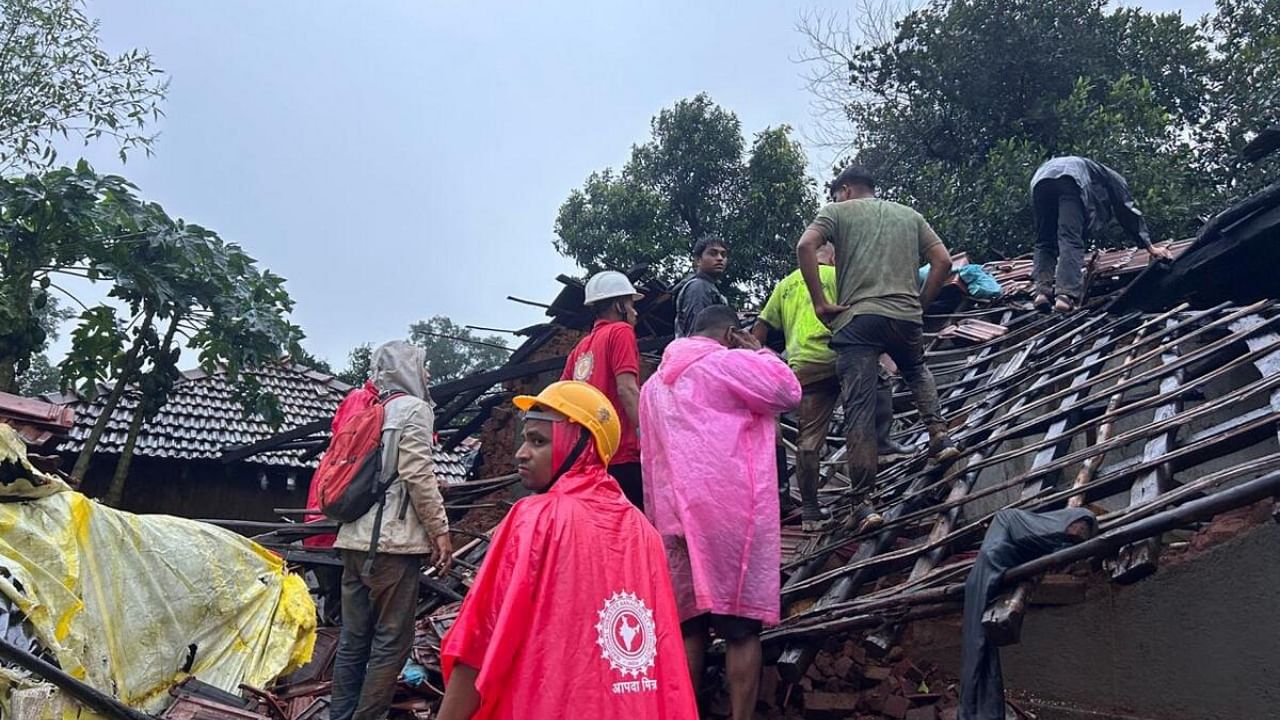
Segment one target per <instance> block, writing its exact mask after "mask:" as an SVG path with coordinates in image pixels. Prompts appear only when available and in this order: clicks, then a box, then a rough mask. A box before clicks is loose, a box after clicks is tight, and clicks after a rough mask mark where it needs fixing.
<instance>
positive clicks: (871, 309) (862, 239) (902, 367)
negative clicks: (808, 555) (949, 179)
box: [796, 165, 960, 530]
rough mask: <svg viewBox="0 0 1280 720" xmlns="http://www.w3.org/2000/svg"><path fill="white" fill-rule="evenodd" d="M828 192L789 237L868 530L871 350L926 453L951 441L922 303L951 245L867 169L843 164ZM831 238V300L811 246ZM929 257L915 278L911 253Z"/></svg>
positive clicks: (942, 275) (937, 285)
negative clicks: (833, 384) (830, 361)
mask: <svg viewBox="0 0 1280 720" xmlns="http://www.w3.org/2000/svg"><path fill="white" fill-rule="evenodd" d="M831 193H832V198H833V199H834V201H835V202H832V203H830V204H828V205H826V206H825V207H823V208H822V210H821V211H819V212H818V217H817V218H816V219H815V220H814V221H813V223H812V224H811V225H809V227H808V228H807V229H806V230H805V231H804V234H803V235H802V236H801V237H800V242H799V243H798V244H797V245H796V255H797V257H798V259H799V263H800V272H801V273H802V274H803V275H804V280H805V285H806V286H807V287H808V288H809V297H810V298H811V299H812V301H813V307H814V312H815V314H816V315H817V316H818V318H819V319H821V320H822V321H823V322H826V323H829V324H830V326H831V331H832V336H831V349H832V350H834V351H835V352H836V372H837V373H838V375H839V377H840V382H841V385H842V386H843V392H844V412H845V416H846V422H847V423H848V426H849V430H848V435H847V450H846V452H847V454H848V463H849V479H850V480H851V482H852V488H851V491H850V492H851V494H852V495H853V501H854V508H855V511H854V516H853V524H854V526H855V527H857V528H859V529H860V530H869V529H871V528H872V527H875V526H877V525H879V524H880V522H882V519H881V518H880V516H879V515H877V514H876V513H875V512H874V511H873V510H872V508H870V507H869V506H867V505H866V503H865V502H864V500H865V497H866V494H867V493H868V492H869V491H870V490H871V489H872V487H873V486H874V484H875V476H876V436H875V399H876V378H877V369H878V367H879V363H878V360H879V357H880V354H881V353H888V355H889V357H891V358H893V361H894V362H895V363H897V365H898V369H899V371H900V372H901V373H902V377H903V378H904V379H905V380H906V381H907V385H908V386H909V387H910V388H911V395H912V398H913V399H914V401H915V405H916V409H917V410H919V412H920V419H921V420H922V421H923V422H924V425H925V427H926V429H927V430H928V432H929V455H930V458H931V459H932V460H933V461H934V462H937V463H939V464H941V463H945V462H950V461H951V460H954V459H955V458H956V457H957V456H958V455H959V454H960V451H959V449H958V448H956V446H955V443H953V442H952V441H951V438H950V436H948V434H947V425H946V422H945V421H944V420H943V419H942V411H941V409H940V407H939V403H938V390H937V387H936V385H935V384H934V382H933V374H932V373H931V372H929V368H928V367H927V366H926V365H925V364H924V339H923V329H922V324H923V315H924V313H923V310H922V308H925V307H928V306H929V304H930V303H932V302H933V300H934V298H936V297H937V295H938V291H939V290H940V289H941V288H942V283H943V282H944V281H945V280H946V278H947V275H948V274H949V273H950V272H951V255H950V253H948V252H947V248H946V246H944V245H943V244H942V241H941V240H940V239H938V236H937V234H936V233H934V231H933V228H931V227H929V223H927V222H925V219H924V218H923V217H921V216H920V213H918V212H916V211H915V210H912V209H911V208H909V207H907V206H905V205H899V204H898V203H894V202H889V201H887V200H879V199H876V197H875V179H874V178H873V177H872V176H871V174H870V173H869V172H868V171H867V170H866V169H865V168H862V167H859V166H856V165H855V166H850V167H847V168H845V169H844V170H843V171H842V172H841V173H840V175H839V176H837V177H836V179H835V180H834V181H833V182H832V183H831ZM827 242H830V243H832V244H833V245H835V248H836V297H837V299H838V302H837V303H833V302H831V301H830V300H828V299H827V297H826V295H825V293H824V292H823V288H822V279H821V276H820V273H819V271H818V258H817V250H818V248H820V247H822V245H823V244H824V243H827ZM921 256H923V257H924V258H926V259H927V260H928V262H929V266H930V268H929V276H928V278H927V279H926V280H925V283H924V287H923V288H920V287H919V286H918V283H919V279H918V276H917V274H916V267H917V266H918V264H919V261H920V257H921Z"/></svg>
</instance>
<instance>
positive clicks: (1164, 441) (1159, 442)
mask: <svg viewBox="0 0 1280 720" xmlns="http://www.w3.org/2000/svg"><path fill="white" fill-rule="evenodd" d="M1180 354H1181V353H1180V352H1179V350H1178V346H1176V345H1175V346H1173V347H1171V348H1169V351H1168V352H1166V353H1164V354H1162V355H1161V356H1160V363H1161V364H1162V365H1174V364H1175V363H1177V361H1178V357H1179V355H1180ZM1182 381H1183V371H1182V370H1177V371H1175V372H1174V373H1173V374H1171V375H1166V376H1165V377H1164V378H1162V379H1161V380H1160V393H1161V394H1162V395H1168V396H1169V397H1170V399H1169V402H1166V403H1165V404H1163V405H1158V406H1156V409H1155V412H1154V415H1153V418H1152V422H1161V421H1163V420H1168V419H1169V418H1171V417H1174V416H1175V415H1177V414H1178V413H1179V412H1180V411H1181V410H1182V398H1181V397H1180V396H1178V395H1176V394H1175V391H1176V390H1177V389H1178V387H1179V386H1180V385H1181V384H1182ZM1177 434H1178V427H1177V426H1176V425H1175V426H1173V427H1171V428H1169V430H1168V431H1167V432H1163V433H1161V434H1159V435H1157V436H1155V437H1153V438H1151V439H1150V440H1147V442H1146V445H1144V446H1143V450H1142V460H1143V462H1154V461H1156V460H1158V459H1159V458H1162V457H1165V456H1166V455H1168V454H1169V452H1170V451H1171V450H1172V449H1173V444H1174V442H1175V441H1176V438H1177ZM1171 479H1172V474H1171V472H1170V469H1169V464H1168V463H1161V464H1160V465H1158V466H1156V467H1155V468H1154V469H1152V470H1148V471H1147V472H1145V473H1143V474H1142V475H1140V476H1139V477H1138V479H1137V480H1136V481H1134V483H1133V488H1132V489H1131V490H1130V492H1129V506H1130V507H1137V506H1140V505H1145V504H1147V503H1149V502H1151V501H1152V500H1154V499H1155V498H1156V497H1157V496H1159V495H1160V494H1161V493H1163V492H1165V491H1166V490H1168V489H1169V483H1170V481H1171ZM1159 558H1160V538H1159V537H1155V538H1148V539H1146V540H1143V541H1142V542H1140V543H1135V544H1133V545H1126V546H1125V547H1123V548H1120V552H1119V553H1118V554H1117V556H1116V558H1115V560H1114V561H1113V562H1111V563H1109V566H1108V571H1109V572H1110V574H1111V580H1112V581H1113V582H1117V583H1120V584H1121V585H1129V584H1132V583H1135V582H1137V581H1139V580H1141V579H1143V578H1145V577H1147V576H1149V575H1151V574H1152V573H1154V572H1155V571H1156V566H1157V564H1158V563H1159Z"/></svg>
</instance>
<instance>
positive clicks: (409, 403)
mask: <svg viewBox="0 0 1280 720" xmlns="http://www.w3.org/2000/svg"><path fill="white" fill-rule="evenodd" d="M370 375H371V377H370V380H371V381H372V382H373V384H374V386H375V387H376V388H377V389H378V393H379V395H381V396H382V397H383V398H386V397H387V396H388V395H390V394H391V393H404V394H403V395H399V396H397V397H395V398H392V399H391V400H390V401H389V402H387V405H386V418H385V420H384V421H383V424H382V439H383V447H382V472H383V477H384V478H385V477H388V476H389V475H390V473H392V472H393V471H398V472H399V477H398V478H397V479H396V481H395V482H393V483H391V487H390V488H389V489H388V490H387V502H386V508H385V509H384V510H383V514H382V531H381V536H380V537H379V539H378V552H380V553H390V554H393V555H429V554H431V552H432V545H431V540H432V538H434V537H435V536H437V535H440V534H441V533H445V532H448V531H449V519H448V517H447V516H446V515H445V511H444V498H442V497H441V495H440V488H439V486H438V484H437V481H436V472H435V462H434V458H433V456H432V449H433V445H434V442H433V429H434V424H435V413H434V412H433V411H432V409H431V397H430V394H429V393H428V391H427V387H428V384H429V381H430V378H431V376H430V375H429V374H428V373H427V370H426V357H425V352H424V351H423V350H422V348H420V347H417V346H416V345H411V344H409V343H407V342H404V341H402V340H396V341H393V342H389V343H387V344H385V345H382V346H380V347H379V348H378V349H376V350H374V351H373V357H372V359H371V370H370ZM377 511H378V508H377V506H376V505H375V506H374V507H373V508H371V509H370V510H369V512H367V513H365V514H364V515H363V516H361V517H360V519H358V520H356V521H355V522H350V523H346V524H344V525H343V526H342V527H341V528H340V529H339V530H338V541H337V543H335V547H339V548H343V549H346V550H365V551H367V550H369V541H370V539H371V538H372V536H373V524H374V516H375V514H376V513H377Z"/></svg>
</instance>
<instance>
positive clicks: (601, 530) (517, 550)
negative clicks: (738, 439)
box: [439, 381, 697, 720]
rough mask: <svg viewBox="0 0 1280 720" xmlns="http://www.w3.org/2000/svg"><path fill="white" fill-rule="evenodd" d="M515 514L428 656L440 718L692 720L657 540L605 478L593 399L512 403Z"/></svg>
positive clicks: (588, 393)
mask: <svg viewBox="0 0 1280 720" xmlns="http://www.w3.org/2000/svg"><path fill="white" fill-rule="evenodd" d="M515 404H516V407H518V408H520V409H521V410H523V411H524V429H523V433H522V436H523V444H522V445H521V446H520V449H519V451H517V453H516V462H517V464H518V467H519V472H520V478H521V482H523V483H524V485H525V487H527V488H529V489H530V490H532V491H534V492H535V493H538V494H537V495H534V496H532V497H528V498H525V499H523V500H521V501H520V502H518V503H516V504H515V507H513V508H512V509H511V512H510V514H508V515H507V517H506V519H505V520H503V521H502V523H501V524H500V525H499V526H498V527H497V529H495V530H494V533H493V541H492V546H491V547H490V549H489V553H488V555H487V556H486V558H485V561H484V564H483V565H482V566H481V567H480V572H479V573H478V574H477V575H476V579H475V583H474V584H473V585H472V586H471V590H470V592H468V593H467V597H466V599H465V600H464V601H463V603H462V609H461V610H460V611H459V614H458V619H457V621H456V622H455V623H454V625H453V627H452V628H450V630H449V632H448V634H446V635H445V638H444V641H443V643H442V647H441V651H440V657H441V663H442V665H443V669H444V675H445V683H446V688H447V689H446V691H445V697H444V702H443V703H442V704H441V707H440V715H439V718H440V720H467V719H469V718H477V719H479V718H484V719H486V720H487V719H489V718H552V717H582V718H592V719H593V720H597V719H598V720H608V719H610V718H618V719H620V720H624V719H625V720H646V719H649V718H652V719H654V720H657V719H658V718H662V719H664V720H667V719H670V720H682V719H684V718H690V719H692V718H696V717H697V709H696V707H695V705H694V697H693V688H692V685H691V683H690V681H689V671H688V668H687V667H686V664H685V657H684V646H683V643H682V641H681V636H680V621H679V618H678V617H677V614H676V608H675V600H674V597H673V595H672V591H671V579H670V577H669V576H668V572H667V560H666V557H665V555H664V554H663V549H662V541H661V539H660V538H659V537H658V534H657V532H656V531H654V529H653V527H652V526H651V525H649V523H648V521H646V520H645V518H644V516H643V515H641V514H640V511H639V510H637V509H636V508H635V507H633V506H632V505H631V504H630V503H629V502H627V500H626V498H625V497H624V496H623V494H622V491H621V490H620V489H619V487H618V484H617V483H616V482H614V480H613V478H611V477H610V476H609V474H608V473H607V471H606V470H605V468H606V466H607V464H608V462H609V458H610V457H611V455H612V454H613V452H614V451H615V450H616V449H617V447H618V442H619V436H620V434H621V427H620V423H619V421H618V413H617V411H616V410H615V409H614V408H613V406H612V405H611V404H610V403H609V400H608V398H606V397H605V396H604V395H603V394H602V393H601V392H600V391H599V390H597V389H595V388H594V387H592V386H590V385H588V384H586V383H583V382H575V381H561V382H557V383H553V384H551V385H550V386H548V387H547V389H545V390H543V391H542V392H541V393H539V394H538V396H537V397H530V396H527V395H525V396H520V397H517V398H516V399H515Z"/></svg>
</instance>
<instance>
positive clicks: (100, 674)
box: [0, 425, 316, 712]
mask: <svg viewBox="0 0 1280 720" xmlns="http://www.w3.org/2000/svg"><path fill="white" fill-rule="evenodd" d="M0 499H3V500H5V501H6V502H0V593H3V594H4V595H6V596H7V597H9V598H10V599H11V600H12V601H13V602H14V604H15V605H16V606H17V607H18V608H19V609H21V610H22V611H23V612H24V613H26V615H27V616H28V618H29V620H30V622H31V624H32V626H33V627H34V629H35V632H36V635H37V636H38V637H39V640H40V642H41V643H42V644H43V645H44V646H45V647H47V648H48V649H49V650H50V651H51V652H52V653H53V654H54V655H55V656H56V658H57V660H58V663H59V665H61V666H62V669H63V670H64V671H66V672H67V673H69V674H71V675H72V676H74V677H76V678H79V679H81V680H83V681H84V682H86V683H88V684H89V685H91V686H93V687H95V688H97V689H98V690H101V691H103V692H106V693H108V694H111V695H114V696H115V697H117V698H119V699H120V700H121V701H122V702H124V703H126V704H128V705H130V706H132V707H135V708H137V709H139V710H143V711H147V712H158V711H160V710H162V709H163V708H164V707H165V706H166V705H167V704H168V702H169V700H170V699H171V698H170V697H169V695H168V691H169V688H171V687H172V686H173V685H175V684H177V683H178V682H180V681H182V680H183V679H185V678H186V677H188V676H190V675H194V676H196V677H198V678H199V679H200V680H202V681H204V682H207V683H210V684H212V685H215V686H217V687H219V688H222V689H224V690H228V691H232V692H234V691H236V689H237V687H238V686H239V685H240V684H241V683H246V684H249V685H255V686H262V685H264V684H266V683H268V682H269V681H271V680H272V679H273V678H275V677H276V676H278V675H280V674H282V673H285V672H288V671H290V670H293V669H295V668H298V667H300V666H301V665H303V664H305V663H306V662H307V661H308V660H309V659H310V657H311V650H312V647H313V645H314V643H315V624H316V623H315V617H316V615H315V606H314V604H313V603H312V601H311V597H310V595H309V594H308V593H307V588H306V585H305V584H304V583H303V581H302V579H301V578H299V577H298V576H296V575H291V574H289V573H288V572H287V571H286V570H285V567H284V563H283V562H282V561H281V560H280V558H279V557H277V556H276V555H274V554H272V553H270V552H268V551H267V550H265V549H263V548H262V547H261V546H259V545H257V544H256V543H254V542H252V541H250V540H248V539H245V538H243V537H241V536H239V535H236V534H234V533H232V532H229V531H226V530H222V529H221V528H217V527H213V526H212V525H207V524H204V523H199V522H195V521H193V520H185V519H182V518H176V517H170V516H167V515H134V514H132V513H126V512H121V511H118V510H113V509H111V508H108V507H106V506H104V505H100V504H98V503H96V502H94V501H93V500H90V499H89V498H87V497H85V496H84V495H81V494H80V493H78V492H74V491H72V490H71V489H70V488H69V487H68V486H67V485H66V484H65V483H63V482H62V481H61V480H59V479H58V478H55V477H51V476H48V475H42V474H41V473H39V471H37V470H35V469H34V468H32V467H31V465H30V464H29V463H28V462H27V458H26V450H25V447H24V446H23V444H22V441H21V440H20V439H19V438H18V437H17V435H16V434H15V433H14V432H13V431H12V428H10V427H8V426H7V425H0Z"/></svg>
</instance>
